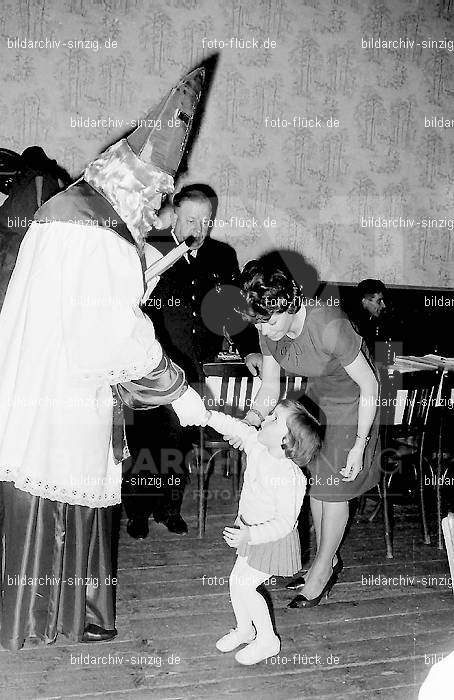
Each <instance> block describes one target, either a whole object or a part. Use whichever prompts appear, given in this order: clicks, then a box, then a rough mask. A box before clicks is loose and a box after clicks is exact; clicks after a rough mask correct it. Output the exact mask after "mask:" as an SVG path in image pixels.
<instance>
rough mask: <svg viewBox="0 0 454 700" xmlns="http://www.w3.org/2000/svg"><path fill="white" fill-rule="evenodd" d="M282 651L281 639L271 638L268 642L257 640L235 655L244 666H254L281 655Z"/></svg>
mask: <svg viewBox="0 0 454 700" xmlns="http://www.w3.org/2000/svg"><path fill="white" fill-rule="evenodd" d="M280 650H281V642H280V639H279V637H276V635H274V637H270V638H267V639H266V640H258V639H255V640H254V641H253V642H251V643H250V644H248V645H247V647H244V649H240V651H237V653H236V654H235V660H236V661H238V663H239V664H243V666H252V665H253V664H258V663H259V662H260V661H264V660H265V659H268V657H270V656H275V655H276V654H279V652H280Z"/></svg>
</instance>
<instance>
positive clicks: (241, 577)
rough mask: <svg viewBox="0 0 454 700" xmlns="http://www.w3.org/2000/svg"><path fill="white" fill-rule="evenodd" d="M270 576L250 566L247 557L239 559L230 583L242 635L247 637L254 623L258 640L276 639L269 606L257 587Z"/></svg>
mask: <svg viewBox="0 0 454 700" xmlns="http://www.w3.org/2000/svg"><path fill="white" fill-rule="evenodd" d="M270 576H271V574H265V573H264V572H263V571H258V570H257V569H253V568H252V567H251V566H249V564H248V563H247V559H246V557H240V556H238V557H237V560H236V562H235V565H234V567H233V569H232V573H231V574H230V579H229V583H230V600H231V601H232V607H233V612H234V613H235V617H236V625H237V631H238V633H239V634H240V635H243V634H244V635H247V634H248V633H249V632H250V630H251V623H253V624H254V627H255V629H256V631H257V639H261V638H267V637H274V630H273V625H272V623H271V618H270V613H269V610H268V606H267V604H266V601H265V599H264V597H263V596H262V595H260V593H259V592H258V591H257V587H258V586H260V584H262V583H264V582H265V581H267V580H268V579H269V578H270Z"/></svg>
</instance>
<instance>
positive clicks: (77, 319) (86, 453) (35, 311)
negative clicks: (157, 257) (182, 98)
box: [0, 222, 162, 508]
mask: <svg viewBox="0 0 454 700" xmlns="http://www.w3.org/2000/svg"><path fill="white" fill-rule="evenodd" d="M143 291H144V286H143V272H142V266H141V263H140V259H139V255H138V253H137V250H136V249H135V247H134V246H132V245H131V244H130V243H128V242H127V241H126V240H124V239H123V238H121V237H120V236H119V235H118V234H116V233H114V232H112V231H110V230H108V229H103V228H98V227H94V226H90V225H87V226H81V225H77V224H70V223H61V222H52V223H45V224H41V223H40V224H38V223H33V224H32V225H31V226H30V228H29V230H28V231H27V234H26V235H25V237H24V240H23V241H22V244H21V248H20V251H19V255H18V259H17V263H16V267H15V269H14V272H13V275H12V278H11V281H10V284H9V287H8V291H7V294H6V297H5V301H4V304H3V308H2V311H1V314H0V480H1V481H12V482H14V484H15V486H16V487H17V488H18V489H21V490H23V491H26V492H28V493H30V494H32V495H35V496H42V497H44V498H49V499H51V500H55V501H62V502H65V503H69V504H72V505H82V506H90V507H92V508H97V507H103V506H104V507H106V506H111V505H114V504H116V503H120V501H121V465H116V464H115V463H114V460H113V453H112V446H111V432H112V406H113V398H112V392H111V385H113V384H116V383H118V382H121V381H126V380H130V379H139V378H140V377H143V376H144V375H146V374H148V373H149V372H151V370H153V369H154V368H155V367H156V366H157V365H158V364H159V362H160V360H161V357H162V349H161V346H160V344H159V343H158V341H157V340H156V339H155V334H154V328H153V324H152V322H151V320H150V319H149V318H148V317H147V316H146V315H144V314H143V313H142V311H141V310H140V309H139V306H138V304H139V301H140V298H141V296H142V294H143Z"/></svg>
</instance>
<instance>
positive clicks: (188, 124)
mask: <svg viewBox="0 0 454 700" xmlns="http://www.w3.org/2000/svg"><path fill="white" fill-rule="evenodd" d="M204 80H205V69H204V68H196V69H195V70H193V71H191V72H190V73H188V74H187V75H185V77H184V78H183V79H182V80H180V82H179V83H178V84H177V85H176V86H175V87H174V88H172V90H171V91H170V92H169V93H168V95H167V96H166V97H165V98H164V99H163V100H162V102H161V103H160V104H159V106H158V107H155V108H154V109H152V110H151V111H150V112H149V113H148V114H147V116H146V117H145V118H144V119H143V120H142V123H141V124H140V125H139V126H138V127H137V129H135V131H133V132H132V133H131V134H130V135H129V136H128V137H127V142H128V144H129V147H130V148H131V150H132V151H133V152H134V153H135V155H136V156H137V157H138V158H140V160H142V161H143V162H144V163H147V164H149V165H152V166H155V167H157V168H159V169H160V170H163V171H164V172H166V173H168V174H169V175H171V176H172V177H175V174H176V172H177V170H178V167H179V165H180V162H181V159H182V157H183V154H184V150H185V147H186V143H187V140H188V137H189V134H190V132H191V128H192V122H193V120H194V115H195V112H196V109H197V105H198V103H199V100H200V96H201V94H202V88H203V83H204Z"/></svg>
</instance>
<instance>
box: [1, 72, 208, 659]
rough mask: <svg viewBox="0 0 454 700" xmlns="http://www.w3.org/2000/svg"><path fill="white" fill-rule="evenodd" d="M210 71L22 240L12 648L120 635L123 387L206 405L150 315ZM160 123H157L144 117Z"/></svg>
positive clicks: (5, 528) (9, 455) (12, 371)
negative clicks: (147, 305) (163, 223)
mask: <svg viewBox="0 0 454 700" xmlns="http://www.w3.org/2000/svg"><path fill="white" fill-rule="evenodd" d="M203 81H204V69H203V68H198V69H196V70H195V71H192V72H191V73H189V74H188V75H187V76H185V78H184V79H183V80H182V81H181V82H180V83H179V84H178V85H177V86H176V87H175V88H173V90H172V91H171V92H170V93H169V95H168V96H167V98H166V99H164V100H163V102H162V103H161V104H160V106H159V107H158V108H157V110H155V111H152V112H151V113H150V114H149V115H147V120H146V121H145V126H139V127H138V128H137V129H136V130H135V131H134V132H133V133H132V134H131V135H130V136H128V137H127V138H126V139H121V140H120V141H119V142H118V143H116V144H114V145H113V146H111V147H110V148H109V149H108V150H107V151H106V152H104V153H103V154H101V155H100V156H99V157H98V158H96V159H95V160H94V161H93V162H92V163H90V164H89V165H88V166H87V168H86V169H85V171H84V174H83V177H82V178H81V179H80V180H79V181H78V182H77V183H75V184H74V185H72V186H71V187H70V188H69V189H67V190H66V191H65V192H63V193H60V194H58V195H56V196H55V197H53V198H52V199H51V200H49V201H48V202H46V204H45V205H43V206H42V207H41V209H39V210H38V212H37V213H36V215H35V221H34V222H33V223H32V225H31V226H30V228H29V230H28V232H27V233H26V235H25V237H24V240H23V242H22V245H21V248H20V252H19V256H18V259H17V263H16V266H15V269H14V272H13V275H12V278H11V281H10V284H9V287H8V290H7V294H6V298H5V302H4V304H3V308H2V312H1V315H0V368H1V371H0V488H1V494H0V495H1V509H0V515H1V519H2V530H1V533H2V539H3V542H2V543H0V544H2V545H3V546H2V547H0V556H1V553H2V552H3V562H0V563H1V564H2V566H1V567H0V572H2V573H1V584H2V586H1V587H2V610H1V620H0V626H1V628H0V643H1V645H2V646H3V647H4V648H6V649H12V650H14V649H20V648H21V647H22V646H23V644H24V642H25V641H26V640H30V641H27V643H36V642H38V643H39V642H40V641H41V642H44V643H52V642H53V641H54V640H55V639H56V637H57V634H58V633H62V634H64V635H65V636H66V637H68V638H69V639H71V640H73V641H86V642H90V641H100V640H107V639H111V638H113V637H114V636H115V634H116V630H115V615H114V585H113V582H112V558H111V521H112V510H113V508H112V507H113V506H115V505H116V504H119V503H120V502H121V459H122V457H123V455H122V454H121V449H120V448H121V447H122V445H120V444H119V443H118V442H117V441H116V437H117V435H118V434H120V435H122V432H121V430H120V433H119V430H118V427H119V426H118V424H117V430H115V425H116V424H115V421H113V415H114V414H115V415H116V414H117V413H118V411H117V409H118V403H117V399H118V397H119V396H121V397H122V399H123V401H125V402H126V403H128V405H130V406H131V407H133V408H141V409H147V408H152V407H153V406H156V405H160V404H163V403H166V404H167V403H171V404H172V406H173V408H174V409H175V412H176V413H177V415H178V417H179V419H180V421H181V423H182V424H183V425H187V424H190V423H193V424H200V423H202V422H203V416H204V414H205V409H204V406H203V402H202V401H201V399H200V398H199V397H198V395H197V394H196V392H194V391H193V390H192V389H191V388H188V385H187V382H186V380H185V377H184V373H183V372H182V371H181V369H180V368H179V367H178V366H177V365H175V364H174V363H173V362H172V361H171V359H170V358H168V357H167V355H166V353H165V349H163V348H162V347H161V345H160V343H159V341H158V339H157V338H156V337H155V333H154V328H153V323H152V321H151V320H150V318H149V317H147V316H146V315H145V314H143V313H142V311H141V310H140V300H141V298H142V296H143V294H144V270H145V267H146V263H145V256H146V246H147V244H146V243H145V234H146V233H147V232H148V231H149V230H150V229H151V228H152V227H153V226H154V225H155V226H156V227H159V219H158V217H157V212H158V210H159V208H160V206H161V203H162V199H163V197H164V196H165V195H167V194H169V193H171V192H172V191H173V184H174V177H175V174H176V171H177V169H178V166H179V164H180V161H181V158H182V155H183V152H184V148H185V145H186V141H187V138H188V134H189V131H190V129H191V126H192V120H193V116H194V113H195V110H196V107H197V104H198V102H199V99H200V95H201V92H202V86H203ZM171 117H173V118H174V120H173V122H170V118H171ZM158 119H161V128H160V129H159V130H157V129H156V128H155V129H152V128H148V127H147V126H146V125H147V124H153V123H154V124H158ZM153 120H154V121H153ZM176 120H177V121H176ZM169 123H171V124H172V126H168V124H169ZM175 124H177V126H175ZM115 397H116V398H115ZM113 425H114V429H113V428H112V426H113Z"/></svg>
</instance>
